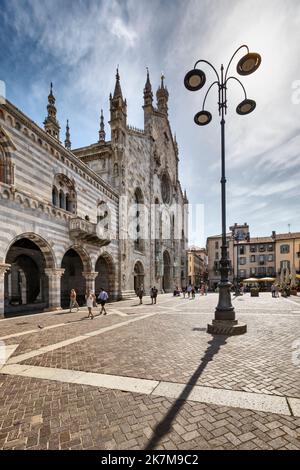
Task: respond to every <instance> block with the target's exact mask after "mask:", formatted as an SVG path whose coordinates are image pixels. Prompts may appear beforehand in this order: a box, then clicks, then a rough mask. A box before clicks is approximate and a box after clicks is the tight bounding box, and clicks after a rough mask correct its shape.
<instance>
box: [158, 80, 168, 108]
mask: <svg viewBox="0 0 300 470" xmlns="http://www.w3.org/2000/svg"><path fill="white" fill-rule="evenodd" d="M164 79H165V77H164V75H163V74H162V75H161V83H160V87H159V88H158V90H157V92H156V98H157V108H158V111H160V112H161V113H164V114H166V115H168V99H169V92H168V90H167V87H166V86H165V84H164Z"/></svg>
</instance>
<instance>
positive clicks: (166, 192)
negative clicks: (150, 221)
mask: <svg viewBox="0 0 300 470" xmlns="http://www.w3.org/2000/svg"><path fill="white" fill-rule="evenodd" d="M161 196H162V200H163V202H164V203H165V204H169V203H170V199H171V185H170V178H169V176H168V175H167V173H164V174H163V176H162V178H161Z"/></svg>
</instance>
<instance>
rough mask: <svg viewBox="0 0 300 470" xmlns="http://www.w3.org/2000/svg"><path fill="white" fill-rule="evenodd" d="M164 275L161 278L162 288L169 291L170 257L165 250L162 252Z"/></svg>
mask: <svg viewBox="0 0 300 470" xmlns="http://www.w3.org/2000/svg"><path fill="white" fill-rule="evenodd" d="M163 262H164V275H163V279H162V288H163V290H164V291H165V292H171V258H170V255H169V253H168V252H167V251H164V254H163Z"/></svg>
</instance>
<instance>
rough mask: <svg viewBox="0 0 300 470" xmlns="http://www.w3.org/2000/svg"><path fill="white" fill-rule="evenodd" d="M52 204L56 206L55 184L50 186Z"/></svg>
mask: <svg viewBox="0 0 300 470" xmlns="http://www.w3.org/2000/svg"><path fill="white" fill-rule="evenodd" d="M52 204H53V205H54V206H57V189H56V187H55V186H53V188H52Z"/></svg>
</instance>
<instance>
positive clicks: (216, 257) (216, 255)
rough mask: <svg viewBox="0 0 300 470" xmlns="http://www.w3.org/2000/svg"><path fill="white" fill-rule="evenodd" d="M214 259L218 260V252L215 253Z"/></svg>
mask: <svg viewBox="0 0 300 470" xmlns="http://www.w3.org/2000/svg"><path fill="white" fill-rule="evenodd" d="M215 259H219V252H218V251H216V252H215Z"/></svg>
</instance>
